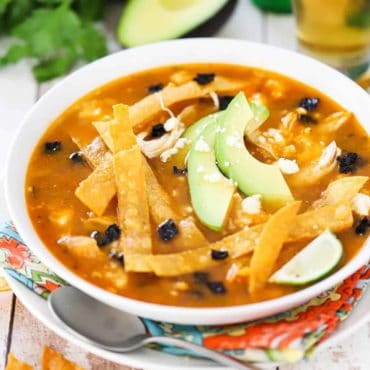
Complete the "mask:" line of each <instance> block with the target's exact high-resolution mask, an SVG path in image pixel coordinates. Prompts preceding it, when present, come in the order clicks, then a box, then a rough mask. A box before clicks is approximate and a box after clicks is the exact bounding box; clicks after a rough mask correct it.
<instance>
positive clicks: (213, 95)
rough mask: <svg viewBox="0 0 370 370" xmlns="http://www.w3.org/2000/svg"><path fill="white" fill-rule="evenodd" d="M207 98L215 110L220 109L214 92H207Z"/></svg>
mask: <svg viewBox="0 0 370 370" xmlns="http://www.w3.org/2000/svg"><path fill="white" fill-rule="evenodd" d="M209 96H210V97H211V99H212V101H213V104H214V106H215V109H216V110H219V109H220V100H219V99H218V95H217V94H216V93H215V92H214V91H210V92H209Z"/></svg>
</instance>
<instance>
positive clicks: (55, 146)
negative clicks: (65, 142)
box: [44, 141, 62, 154]
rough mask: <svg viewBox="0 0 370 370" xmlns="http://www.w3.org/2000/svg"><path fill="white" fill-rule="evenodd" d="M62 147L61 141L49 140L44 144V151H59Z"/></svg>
mask: <svg viewBox="0 0 370 370" xmlns="http://www.w3.org/2000/svg"><path fill="white" fill-rule="evenodd" d="M61 149H62V143H61V142H60V141H48V142H46V143H45V144H44V151H45V153H48V154H51V153H56V152H59V151H60V150H61Z"/></svg>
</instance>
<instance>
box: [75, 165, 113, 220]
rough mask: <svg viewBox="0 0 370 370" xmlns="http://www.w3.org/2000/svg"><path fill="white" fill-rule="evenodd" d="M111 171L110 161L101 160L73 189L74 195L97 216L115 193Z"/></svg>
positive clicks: (103, 210) (102, 211)
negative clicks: (74, 189)
mask: <svg viewBox="0 0 370 370" xmlns="http://www.w3.org/2000/svg"><path fill="white" fill-rule="evenodd" d="M112 173H113V166H112V161H111V160H103V161H102V162H101V163H100V165H99V166H98V167H97V168H95V170H94V171H93V172H92V173H91V174H90V175H89V176H88V177H87V178H86V179H85V180H83V181H81V182H80V184H79V185H78V187H77V189H76V191H75V195H76V197H77V198H78V199H79V200H80V201H81V202H82V203H83V204H85V206H86V207H88V208H89V209H91V210H92V211H93V212H94V213H95V214H96V215H98V216H101V215H102V214H103V213H104V212H105V210H106V208H107V207H108V205H109V203H110V201H111V200H112V199H113V197H114V195H115V194H116V184H115V182H114V178H113V176H112Z"/></svg>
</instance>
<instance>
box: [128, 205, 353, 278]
mask: <svg viewBox="0 0 370 370" xmlns="http://www.w3.org/2000/svg"><path fill="white" fill-rule="evenodd" d="M352 223H353V216H352V211H351V207H350V205H343V204H339V205H338V204H337V205H330V206H325V207H322V208H319V209H316V210H313V211H309V212H305V213H302V214H300V215H298V216H297V217H296V219H295V221H294V225H293V227H292V229H291V230H290V233H289V237H288V240H287V241H288V242H296V241H303V240H306V239H313V238H315V237H316V236H318V235H319V234H321V233H322V232H324V231H325V230H327V229H330V230H331V231H333V232H340V231H343V230H346V229H348V228H349V227H351V225H352ZM263 228H264V224H261V225H256V226H253V227H251V228H249V229H247V230H242V231H239V232H237V233H235V234H232V235H229V236H227V237H225V238H223V239H222V240H220V241H218V242H215V243H212V244H210V245H208V246H205V247H200V248H197V249H192V250H188V251H184V252H181V253H173V254H163V255H153V256H141V255H135V256H134V255H133V256H131V258H130V261H129V263H128V264H127V263H126V264H125V268H126V270H127V271H146V272H154V273H155V274H156V275H158V276H178V275H183V274H189V273H193V272H195V271H200V270H202V269H205V268H208V267H211V266H215V265H217V264H218V263H224V262H226V261H229V259H230V258H238V257H241V256H244V255H246V254H248V253H251V252H252V251H253V250H254V248H255V246H256V243H257V241H258V238H259V236H260V234H261V232H262V230H263ZM212 249H216V250H220V249H226V250H227V251H228V252H229V258H227V259H225V260H223V261H221V262H220V261H215V260H213V259H212V258H211V250H212ZM125 262H126V261H125Z"/></svg>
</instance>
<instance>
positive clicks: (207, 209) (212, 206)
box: [188, 122, 235, 231]
mask: <svg viewBox="0 0 370 370" xmlns="http://www.w3.org/2000/svg"><path fill="white" fill-rule="evenodd" d="M217 128H218V125H217V122H215V123H213V124H210V125H208V126H207V127H206V128H205V129H204V130H203V131H202V132H201V134H200V136H199V138H198V139H197V140H196V141H195V142H194V145H193V146H192V148H191V150H190V152H189V158H188V181H189V188H190V196H191V203H192V205H193V208H194V211H195V213H196V215H197V216H198V218H199V220H200V221H201V222H202V223H203V224H205V225H206V226H208V227H209V228H210V229H212V230H217V231H218V230H220V229H221V228H222V226H223V224H224V222H225V219H226V217H227V215H228V213H229V210H230V205H231V203H232V202H231V201H232V197H233V194H234V192H235V185H234V184H233V183H232V181H230V180H229V179H226V178H225V177H224V175H223V174H222V173H221V171H220V170H219V169H218V167H217V165H216V157H215V152H214V143H215V139H216V134H217Z"/></svg>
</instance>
